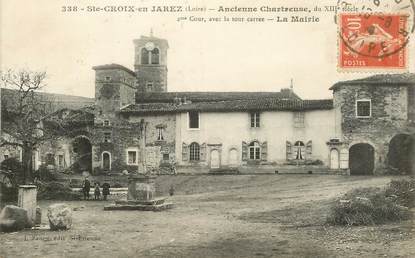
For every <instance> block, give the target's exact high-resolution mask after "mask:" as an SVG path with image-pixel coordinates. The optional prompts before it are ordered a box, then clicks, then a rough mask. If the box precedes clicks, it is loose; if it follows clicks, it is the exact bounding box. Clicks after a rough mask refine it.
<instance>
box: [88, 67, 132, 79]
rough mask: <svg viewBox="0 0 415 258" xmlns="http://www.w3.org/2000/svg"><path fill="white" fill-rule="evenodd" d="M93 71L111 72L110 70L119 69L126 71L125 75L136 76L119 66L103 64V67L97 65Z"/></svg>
mask: <svg viewBox="0 0 415 258" xmlns="http://www.w3.org/2000/svg"><path fill="white" fill-rule="evenodd" d="M92 69H93V70H112V69H120V70H123V71H126V72H127V73H129V74H131V75H132V76H136V74H135V72H134V71H132V70H130V69H128V68H127V67H125V66H123V65H119V64H105V65H97V66H93V67H92Z"/></svg>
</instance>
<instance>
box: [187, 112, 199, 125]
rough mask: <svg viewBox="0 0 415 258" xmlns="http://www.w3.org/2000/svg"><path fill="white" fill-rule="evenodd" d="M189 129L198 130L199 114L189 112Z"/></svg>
mask: <svg viewBox="0 0 415 258" xmlns="http://www.w3.org/2000/svg"><path fill="white" fill-rule="evenodd" d="M189 128H190V129H198V128H199V113H198V112H194V111H193V112H189Z"/></svg>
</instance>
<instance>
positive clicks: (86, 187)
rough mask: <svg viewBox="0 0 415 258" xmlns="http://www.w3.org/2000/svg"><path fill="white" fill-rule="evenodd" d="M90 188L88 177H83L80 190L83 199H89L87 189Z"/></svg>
mask: <svg viewBox="0 0 415 258" xmlns="http://www.w3.org/2000/svg"><path fill="white" fill-rule="evenodd" d="M90 190H91V182H89V179H88V177H85V180H84V182H83V184H82V191H83V193H84V200H87V199H88V200H89V191H90Z"/></svg>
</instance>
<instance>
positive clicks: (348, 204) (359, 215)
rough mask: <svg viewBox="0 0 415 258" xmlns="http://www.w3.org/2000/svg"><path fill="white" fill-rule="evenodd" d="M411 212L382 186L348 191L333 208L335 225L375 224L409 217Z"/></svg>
mask: <svg viewBox="0 0 415 258" xmlns="http://www.w3.org/2000/svg"><path fill="white" fill-rule="evenodd" d="M410 217H411V212H410V211H409V209H408V208H407V207H404V206H401V205H400V204H399V203H398V202H396V199H394V198H390V197H388V196H387V195H386V192H385V190H382V189H380V188H358V189H354V190H352V191H350V192H348V193H346V194H345V195H344V196H343V198H341V200H338V201H337V202H336V203H335V204H334V206H333V207H332V209H331V213H330V215H329V217H328V219H327V220H328V222H329V223H330V224H334V225H347V226H359V225H374V224H382V223H386V222H389V221H399V220H405V219H409V218H410Z"/></svg>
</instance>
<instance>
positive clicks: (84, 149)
mask: <svg viewBox="0 0 415 258" xmlns="http://www.w3.org/2000/svg"><path fill="white" fill-rule="evenodd" d="M72 150H73V153H74V157H73V160H74V161H73V163H72V167H73V169H74V170H75V171H77V172H83V171H89V172H91V171H92V145H91V142H90V141H89V139H88V138H87V137H85V136H78V137H76V138H75V139H74V140H73V142H72Z"/></svg>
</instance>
